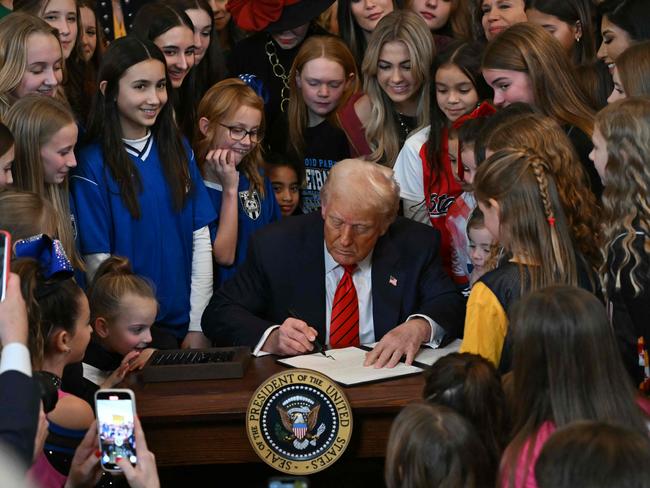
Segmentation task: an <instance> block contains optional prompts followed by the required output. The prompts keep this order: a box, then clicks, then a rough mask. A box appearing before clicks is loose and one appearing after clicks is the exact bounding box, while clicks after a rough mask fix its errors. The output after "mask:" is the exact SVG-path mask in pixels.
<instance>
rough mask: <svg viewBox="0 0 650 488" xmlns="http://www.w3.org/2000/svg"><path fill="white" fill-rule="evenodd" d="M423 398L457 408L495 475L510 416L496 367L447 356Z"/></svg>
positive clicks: (466, 356)
mask: <svg viewBox="0 0 650 488" xmlns="http://www.w3.org/2000/svg"><path fill="white" fill-rule="evenodd" d="M479 212H480V211H479ZM468 225H469V224H468ZM422 396H423V397H424V400H425V401H427V402H429V403H431V404H434V405H444V406H446V407H449V408H452V409H454V410H455V411H456V412H458V413H459V414H461V415H462V416H463V417H465V418H466V419H467V420H469V421H470V422H471V423H472V425H473V426H474V428H475V429H476V432H477V433H478V435H479V437H480V438H481V440H482V441H483V444H484V445H485V447H486V449H487V455H488V457H489V458H490V460H491V462H492V465H493V466H494V470H495V472H496V469H497V467H498V466H499V459H501V453H502V452H503V449H504V448H505V446H506V435H507V433H508V432H507V431H508V418H509V415H508V412H507V411H506V400H505V393H504V392H503V387H502V386H501V376H500V375H499V372H498V371H497V369H496V368H495V367H494V365H493V364H492V363H491V362H490V361H488V360H487V359H485V358H484V357H481V356H479V355H477V354H470V353H468V352H464V353H458V352H454V353H451V354H448V355H446V356H445V357H442V358H440V359H439V360H438V361H436V362H435V363H434V364H433V366H431V368H429V369H428V370H427V371H426V377H425V385H424V389H423V391H422Z"/></svg>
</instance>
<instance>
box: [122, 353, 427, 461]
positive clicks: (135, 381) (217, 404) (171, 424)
mask: <svg viewBox="0 0 650 488" xmlns="http://www.w3.org/2000/svg"><path fill="white" fill-rule="evenodd" d="M283 369H286V368H285V367H284V366H281V365H279V364H276V362H275V359H274V358H273V357H270V356H267V357H263V358H256V359H254V360H253V361H252V362H251V364H250V365H249V367H248V371H247V373H246V376H245V377H244V378H241V379H231V380H215V381H187V382H170V383H147V384H145V383H142V382H141V381H140V380H139V378H138V377H137V376H134V377H132V378H130V379H129V380H128V381H127V386H128V387H129V388H131V389H132V390H133V391H134V392H135V395H136V404H137V410H138V415H139V417H140V420H141V421H142V424H143V426H144V430H145V432H146V434H147V444H148V446H149V448H150V449H151V450H152V451H153V452H154V454H155V455H156V462H157V464H158V466H161V467H165V466H181V465H197V464H219V463H229V464H231V463H250V462H262V461H261V460H260V459H259V458H258V457H257V455H256V454H255V452H254V451H253V449H252V448H251V446H250V444H249V442H248V437H247V436H246V431H245V428H244V418H245V413H246V408H247V407H248V402H249V400H250V398H251V396H252V395H253V393H254V392H255V390H256V389H257V387H258V386H259V385H260V384H261V383H262V382H263V381H264V380H265V379H266V378H268V377H269V376H271V375H272V374H274V373H276V372H278V371H281V370H283ZM423 386H424V377H423V375H421V374H420V375H415V376H409V377H406V378H401V379H395V380H390V381H384V382H380V383H373V384H368V385H359V386H354V387H350V388H345V393H346V395H347V396H348V399H349V401H350V403H351V405H352V410H353V413H354V424H353V433H352V442H351V443H350V446H349V447H348V449H347V451H346V457H348V456H353V457H354V458H381V457H383V456H384V454H385V450H386V442H387V440H388V433H389V430H390V425H391V422H392V421H393V418H394V417H395V415H396V414H397V413H398V412H399V410H400V409H401V407H403V406H404V405H406V404H407V403H410V402H412V401H414V400H416V399H419V398H421V395H422V388H423Z"/></svg>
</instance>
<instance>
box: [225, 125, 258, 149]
mask: <svg viewBox="0 0 650 488" xmlns="http://www.w3.org/2000/svg"><path fill="white" fill-rule="evenodd" d="M219 125H220V126H221V127H225V128H226V129H228V131H229V132H230V138H231V139H232V140H233V141H242V140H243V139H244V137H246V136H248V137H249V139H250V141H251V142H252V143H253V144H257V143H258V142H260V141H261V140H262V138H263V137H264V134H262V133H261V132H259V131H258V130H257V129H253V130H246V129H244V128H243V127H237V126H231V125H226V124H222V123H219Z"/></svg>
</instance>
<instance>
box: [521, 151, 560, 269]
mask: <svg viewBox="0 0 650 488" xmlns="http://www.w3.org/2000/svg"><path fill="white" fill-rule="evenodd" d="M526 152H527V153H529V154H528V158H529V159H528V160H529V162H530V166H531V169H532V170H533V174H534V175H535V179H536V180H537V186H538V187H539V195H540V197H541V198H542V204H543V205H544V214H545V215H546V221H547V222H548V225H549V233H550V236H551V245H552V247H553V255H554V257H555V263H556V265H557V267H558V269H557V271H558V272H559V276H563V275H564V264H563V262H562V252H561V250H560V242H559V239H558V235H557V230H556V228H555V212H554V211H553V204H552V203H551V197H550V195H549V192H548V178H547V176H546V172H547V171H548V168H547V167H546V163H545V162H544V161H543V160H542V159H541V158H540V157H539V155H537V154H536V153H534V152H532V151H526Z"/></svg>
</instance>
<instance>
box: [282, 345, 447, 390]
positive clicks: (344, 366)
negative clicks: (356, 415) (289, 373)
mask: <svg viewBox="0 0 650 488" xmlns="http://www.w3.org/2000/svg"><path fill="white" fill-rule="evenodd" d="M450 352H451V351H450ZM366 353H367V351H364V350H363V349H359V348H357V347H346V348H343V349H330V350H329V351H326V354H327V355H328V356H331V358H333V359H330V358H329V357H325V356H323V355H322V354H320V353H314V354H304V355H302V356H294V357H291V358H285V359H279V360H278V362H279V363H281V364H285V365H287V366H293V367H294V368H305V369H312V370H314V371H318V372H319V373H322V374H324V375H326V376H329V377H330V378H331V379H333V380H334V381H336V382H337V383H340V384H342V385H345V386H350V385H356V384H359V383H367V382H370V381H377V380H387V379H391V378H398V377H400V376H406V375H410V374H415V373H421V372H422V371H423V369H422V368H418V367H417V366H407V365H406V364H404V363H398V364H397V366H395V367H394V368H375V367H373V366H364V365H363V362H364V360H365V358H366Z"/></svg>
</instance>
